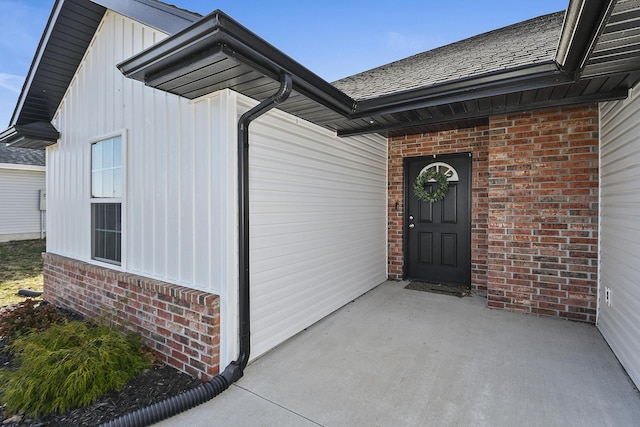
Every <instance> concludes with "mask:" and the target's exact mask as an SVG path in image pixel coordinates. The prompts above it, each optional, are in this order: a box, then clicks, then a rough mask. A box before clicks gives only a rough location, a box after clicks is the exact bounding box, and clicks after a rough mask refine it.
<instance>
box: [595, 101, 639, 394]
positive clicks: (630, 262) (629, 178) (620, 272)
mask: <svg viewBox="0 0 640 427" xmlns="http://www.w3.org/2000/svg"><path fill="white" fill-rule="evenodd" d="M600 116H601V119H600V120H601V132H600V139H601V166H600V167H601V169H600V174H601V178H600V179H601V182H600V189H601V190H600V191H601V195H600V197H601V201H600V284H599V305H598V306H599V316H598V328H599V329H600V331H601V332H602V335H603V336H604V337H605V339H606V340H607V342H608V343H609V345H610V346H611V348H612V350H613V352H614V353H615V354H616V356H617V357H618V359H619V360H620V362H621V363H622V365H623V366H624V368H625V369H626V370H627V372H628V373H629V376H630V377H631V379H632V380H633V381H634V382H635V384H636V386H638V387H640V357H638V355H640V328H638V325H640V90H633V91H632V92H631V96H630V97H629V98H628V99H626V100H624V101H617V102H609V103H606V104H602V105H601V107H600ZM605 288H609V289H611V293H610V295H611V304H610V305H608V304H607V303H606V302H605Z"/></svg>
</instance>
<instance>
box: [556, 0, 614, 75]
mask: <svg viewBox="0 0 640 427" xmlns="http://www.w3.org/2000/svg"><path fill="white" fill-rule="evenodd" d="M616 1H617V0H604V1H603V0H571V1H570V3H569V7H568V8H567V12H566V14H565V20H564V23H563V25H562V33H561V35H560V40H559V41H558V48H557V50H556V62H558V64H559V65H560V68H561V69H562V70H563V71H564V72H567V73H576V76H575V78H576V79H578V78H579V76H580V72H581V70H582V69H583V68H584V66H585V64H586V61H587V59H588V57H589V55H590V54H591V52H592V51H593V48H594V47H595V43H596V41H597V39H598V37H599V36H600V34H601V33H602V30H603V29H604V24H605V23H606V21H607V20H608V19H609V17H610V16H611V12H612V11H613V7H614V6H615V3H616Z"/></svg>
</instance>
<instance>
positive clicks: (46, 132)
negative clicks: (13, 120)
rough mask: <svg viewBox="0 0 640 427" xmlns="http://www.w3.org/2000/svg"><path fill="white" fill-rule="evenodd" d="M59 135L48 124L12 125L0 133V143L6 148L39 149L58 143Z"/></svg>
mask: <svg viewBox="0 0 640 427" xmlns="http://www.w3.org/2000/svg"><path fill="white" fill-rule="evenodd" d="M58 138H60V133H59V132H58V130H57V129H56V128H55V127H53V125H52V124H51V123H49V122H35V123H29V124H27V125H13V126H11V127H10V128H9V129H7V130H5V131H4V132H2V133H0V143H6V144H7V146H8V147H15V148H37V149H41V148H44V147H46V146H48V145H53V144H55V143H56V142H58Z"/></svg>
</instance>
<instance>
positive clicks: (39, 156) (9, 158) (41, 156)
mask: <svg viewBox="0 0 640 427" xmlns="http://www.w3.org/2000/svg"><path fill="white" fill-rule="evenodd" d="M0 163H9V164H14V165H30V166H44V165H45V153H44V150H31V149H29V148H13V147H7V144H3V143H0Z"/></svg>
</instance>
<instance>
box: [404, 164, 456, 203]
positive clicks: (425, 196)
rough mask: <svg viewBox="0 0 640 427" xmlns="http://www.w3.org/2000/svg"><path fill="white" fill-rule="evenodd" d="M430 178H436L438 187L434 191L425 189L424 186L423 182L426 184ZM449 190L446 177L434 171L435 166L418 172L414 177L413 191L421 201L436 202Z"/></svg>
mask: <svg viewBox="0 0 640 427" xmlns="http://www.w3.org/2000/svg"><path fill="white" fill-rule="evenodd" d="M431 180H436V182H437V183H438V188H436V189H435V190H434V191H427V190H426V188H425V184H427V183H428V182H429V181H431ZM448 191H449V181H448V180H447V177H446V176H445V175H444V174H442V173H440V172H438V171H436V169H435V168H432V169H427V170H426V171H424V172H422V173H420V175H418V177H417V178H416V181H415V182H414V183H413V193H414V194H415V195H416V197H418V199H419V200H422V201H423V202H431V203H434V202H438V201H440V200H442V199H444V198H445V196H446V195H447V192H448Z"/></svg>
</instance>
